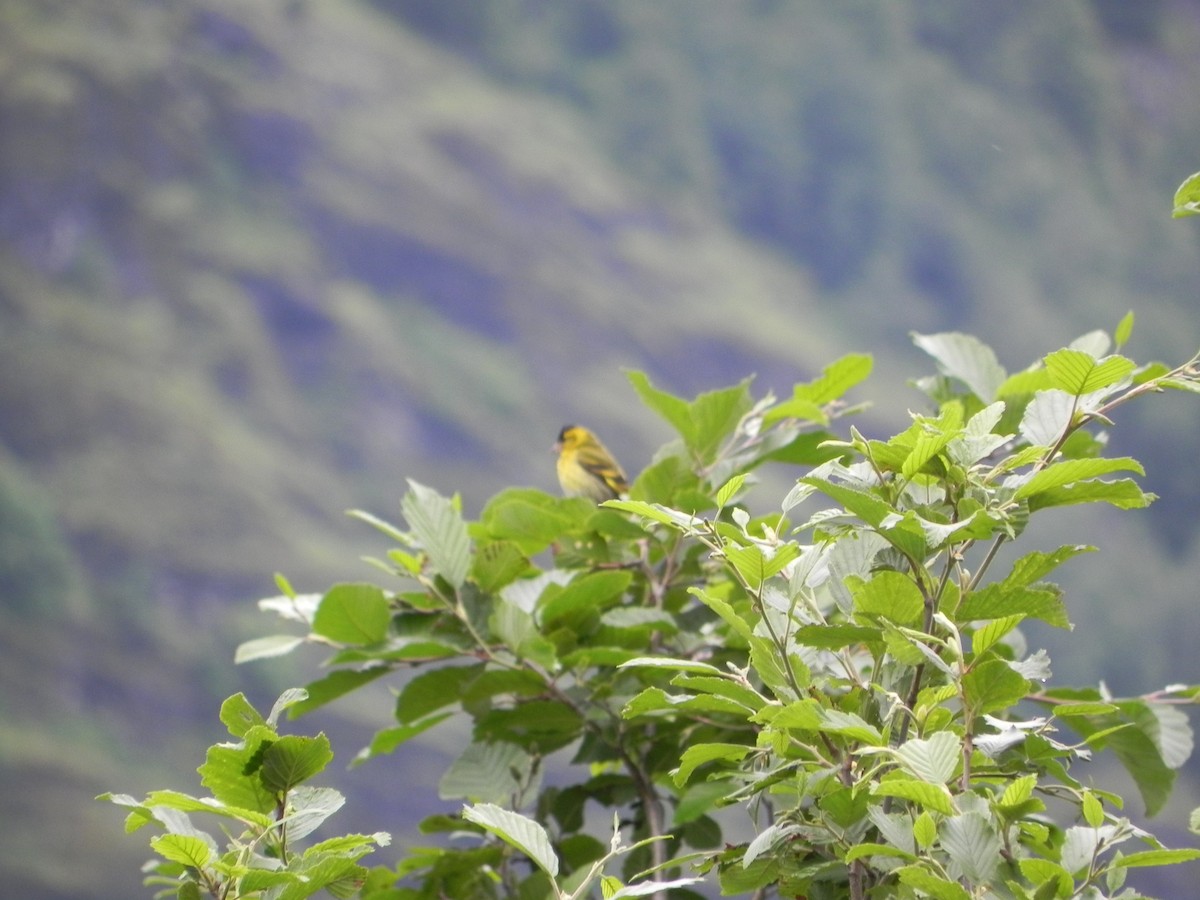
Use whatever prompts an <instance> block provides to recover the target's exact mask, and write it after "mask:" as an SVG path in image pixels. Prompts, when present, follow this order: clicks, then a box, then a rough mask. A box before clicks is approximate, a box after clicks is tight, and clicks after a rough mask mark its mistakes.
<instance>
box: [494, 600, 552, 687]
mask: <svg viewBox="0 0 1200 900" xmlns="http://www.w3.org/2000/svg"><path fill="white" fill-rule="evenodd" d="M488 629H489V630H490V631H491V633H492V634H493V635H495V636H496V639H497V640H499V641H500V643H501V644H502V645H503V646H505V647H507V648H508V649H509V650H510V651H512V654H513V655H514V656H515V657H517V659H522V660H526V659H527V660H531V661H532V662H535V663H537V664H538V665H539V666H541V667H542V668H547V669H554V668H555V666H556V665H557V659H556V658H555V653H554V644H552V643H551V642H550V641H549V640H547V639H546V638H545V637H543V636H542V633H541V632H540V631H539V630H538V627H537V624H536V623H535V622H534V620H533V616H532V614H530V613H527V612H526V611H525V610H523V609H521V608H520V607H519V606H517V604H515V603H511V602H509V601H508V600H506V599H504V598H502V597H499V598H496V600H495V601H494V602H493V603H492V613H491V615H490V616H488Z"/></svg>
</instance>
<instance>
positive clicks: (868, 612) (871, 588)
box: [845, 569, 925, 625]
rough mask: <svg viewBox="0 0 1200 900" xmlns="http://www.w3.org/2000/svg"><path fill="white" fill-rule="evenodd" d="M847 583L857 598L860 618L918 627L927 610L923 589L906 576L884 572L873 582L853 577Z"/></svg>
mask: <svg viewBox="0 0 1200 900" xmlns="http://www.w3.org/2000/svg"><path fill="white" fill-rule="evenodd" d="M845 583H846V587H848V588H849V589H850V594H851V596H852V597H853V598H854V613H855V615H856V616H878V617H880V618H883V619H887V620H889V621H891V622H894V623H896V624H898V625H914V624H916V623H917V622H918V621H919V620H920V618H921V613H922V611H923V610H924V609H925V600H924V598H922V596H921V591H920V589H919V588H918V587H917V586H916V584H914V583H913V580H912V579H911V578H909V577H908V576H906V575H905V574H904V573H903V572H897V571H895V570H892V569H884V570H883V571H881V572H877V573H875V575H874V577H872V578H871V580H870V581H864V580H863V579H861V578H859V577H858V576H854V575H852V576H849V577H848V578H846V579H845Z"/></svg>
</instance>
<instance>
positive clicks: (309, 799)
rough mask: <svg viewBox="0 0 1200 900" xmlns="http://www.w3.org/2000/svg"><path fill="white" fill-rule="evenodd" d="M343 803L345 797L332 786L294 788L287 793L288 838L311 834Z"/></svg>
mask: <svg viewBox="0 0 1200 900" xmlns="http://www.w3.org/2000/svg"><path fill="white" fill-rule="evenodd" d="M345 803H346V798H345V797H344V796H342V793H341V792H340V791H335V790H334V789H333V788H327V787H309V786H308V785H302V786H300V787H298V788H295V789H294V790H293V791H292V792H291V793H290V794H289V795H288V816H287V823H288V840H289V841H298V840H300V839H301V838H303V837H307V836H308V835H310V834H312V833H313V832H314V831H316V830H317V829H318V828H319V827H320V826H321V824H322V823H323V822H324V821H325V820H326V819H328V818H329V817H330V816H332V815H333V814H334V813H335V812H337V811H338V810H339V809H341V808H342V807H343V806H344V805H345Z"/></svg>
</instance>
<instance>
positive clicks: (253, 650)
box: [233, 634, 304, 665]
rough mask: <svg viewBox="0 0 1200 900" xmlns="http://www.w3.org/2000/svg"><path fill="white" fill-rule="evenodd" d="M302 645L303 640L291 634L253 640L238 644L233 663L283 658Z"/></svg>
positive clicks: (273, 635)
mask: <svg viewBox="0 0 1200 900" xmlns="http://www.w3.org/2000/svg"><path fill="white" fill-rule="evenodd" d="M303 643H304V638H302V637H296V636H295V635H291V634H272V635H269V636H267V637H260V638H255V639H254V640H250V641H243V642H242V643H240V644H238V646H237V649H236V650H235V651H234V653H233V661H234V662H235V663H237V664H239V665H240V664H241V663H247V662H251V661H253V660H256V659H269V658H271V657H275V656H285V655H286V654H288V653H291V652H292V651H293V650H295V649H296V648H297V647H299V646H300V645H301V644H303Z"/></svg>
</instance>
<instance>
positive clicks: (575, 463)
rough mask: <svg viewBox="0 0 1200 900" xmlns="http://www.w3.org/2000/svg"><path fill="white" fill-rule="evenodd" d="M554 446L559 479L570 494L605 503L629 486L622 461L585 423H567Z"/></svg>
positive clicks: (625, 490)
mask: <svg viewBox="0 0 1200 900" xmlns="http://www.w3.org/2000/svg"><path fill="white" fill-rule="evenodd" d="M554 449H555V450H556V451H557V452H558V483H559V484H560V485H562V489H563V493H564V494H566V495H567V496H568V497H587V498H589V499H591V500H594V501H595V502H596V503H602V502H604V501H605V500H613V499H616V498H617V497H619V496H620V495H621V494H624V493H626V492H627V491H628V490H629V482H628V481H627V480H626V478H625V473H624V472H623V471H622V470H621V464H620V463H618V462H617V460H616V458H614V457H613V455H612V454H611V453H609V452H608V449H607V448H606V447H605V446H604V445H603V444H602V443H600V439H599V438H597V437H596V436H595V435H594V434H592V433H591V432H590V431H588V430H587V429H586V428H584V427H583V426H582V425H564V426H563V430H562V431H560V432H559V433H558V443H556V444H555V445H554Z"/></svg>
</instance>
